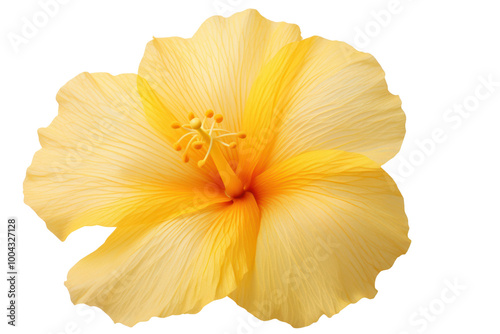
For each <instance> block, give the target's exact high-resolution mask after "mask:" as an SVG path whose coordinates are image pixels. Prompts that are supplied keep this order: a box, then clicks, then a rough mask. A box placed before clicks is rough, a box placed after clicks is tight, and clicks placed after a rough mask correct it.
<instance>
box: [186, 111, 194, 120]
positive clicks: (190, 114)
mask: <svg viewBox="0 0 500 334" xmlns="http://www.w3.org/2000/svg"><path fill="white" fill-rule="evenodd" d="M194 117H195V116H194V113H193V112H190V113H189V114H188V119H189V120H192V119H193V118H194Z"/></svg>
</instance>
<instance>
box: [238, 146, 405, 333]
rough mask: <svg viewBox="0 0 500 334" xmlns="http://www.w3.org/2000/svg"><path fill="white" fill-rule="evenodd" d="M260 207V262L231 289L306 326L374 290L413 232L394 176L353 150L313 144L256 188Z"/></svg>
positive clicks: (270, 314) (262, 310)
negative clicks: (317, 148) (317, 147)
mask: <svg viewBox="0 0 500 334" xmlns="http://www.w3.org/2000/svg"><path fill="white" fill-rule="evenodd" d="M252 192H253V193H254V195H255V197H256V198H257V201H258V203H259V207H260V209H261V217H262V218H261V226H260V231H259V236H258V239H257V251H256V255H255V267H254V269H253V270H252V271H251V272H250V273H249V274H248V275H247V277H246V278H245V279H244V280H243V281H242V283H241V284H240V286H239V287H238V289H237V290H236V291H235V292H234V293H232V294H231V295H230V297H231V298H233V299H234V300H235V301H236V302H237V303H238V304H239V305H241V306H242V307H244V308H246V309H247V310H248V311H249V312H251V313H252V314H254V315H255V316H256V317H258V318H260V319H262V320H269V319H273V318H277V319H279V320H282V321H286V322H288V323H289V324H291V325H292V326H294V327H302V326H307V325H309V324H311V323H313V322H315V321H316V320H317V319H318V318H319V317H320V316H321V315H322V314H326V315H327V316H329V317H330V316H332V315H333V314H335V313H338V312H339V311H340V310H341V309H342V308H344V307H345V306H347V305H348V304H350V303H355V302H356V301H358V300H359V299H361V298H363V297H367V298H373V297H374V296H375V294H376V292H377V290H376V289H375V287H374V282H375V278H376V276H377V275H378V273H379V272H380V271H381V270H385V269H388V268H389V267H391V266H392V264H393V263H394V261H395V260H396V258H397V257H398V256H400V255H402V254H404V253H405V252H406V251H407V249H408V247H409V245H410V240H409V239H408V237H407V233H408V224H407V218H406V215H405V213H404V209H403V198H402V197H401V195H400V193H399V191H398V190H397V187H396V185H395V184H394V182H393V181H392V179H391V178H390V177H389V176H388V175H387V174H386V173H385V172H384V171H383V170H382V169H381V168H380V167H379V165H378V164H377V163H375V162H373V161H371V160H370V159H368V158H366V157H364V156H362V155H360V154H356V153H348V152H343V151H334V150H323V151H312V152H307V153H304V154H301V155H299V156H297V157H294V158H291V159H289V160H287V161H285V162H282V163H279V164H277V165H275V166H273V167H272V168H270V169H269V170H267V171H266V172H264V173H263V174H261V175H260V176H258V177H257V180H256V182H255V184H254V187H253V189H252Z"/></svg>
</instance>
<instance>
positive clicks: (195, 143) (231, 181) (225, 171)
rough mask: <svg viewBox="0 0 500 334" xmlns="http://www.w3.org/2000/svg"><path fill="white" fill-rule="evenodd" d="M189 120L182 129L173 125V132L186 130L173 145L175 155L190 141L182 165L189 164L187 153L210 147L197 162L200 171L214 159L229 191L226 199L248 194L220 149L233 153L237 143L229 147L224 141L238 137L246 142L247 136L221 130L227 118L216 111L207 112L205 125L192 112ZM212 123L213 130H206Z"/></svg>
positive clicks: (241, 133)
mask: <svg viewBox="0 0 500 334" xmlns="http://www.w3.org/2000/svg"><path fill="white" fill-rule="evenodd" d="M188 119H189V123H187V124H182V125H181V123H179V122H173V123H172V124H171V127H172V128H173V129H183V130H185V131H187V132H186V133H185V134H183V135H182V136H181V137H180V138H179V140H177V142H175V143H174V145H173V147H174V149H175V150H176V151H181V150H182V144H181V143H182V142H183V141H186V140H188V139H189V141H188V143H187V145H186V146H185V150H184V152H183V153H182V156H181V158H182V161H183V162H189V156H188V152H189V149H190V148H193V149H195V150H200V149H202V148H203V147H204V146H207V152H206V154H205V157H204V158H203V159H202V160H199V161H198V167H200V168H203V166H204V165H205V164H206V162H207V159H208V157H211V158H212V160H213V162H214V164H215V166H216V168H217V171H218V172H219V175H220V177H221V179H222V182H223V183H224V187H225V188H226V195H227V196H229V197H231V198H238V197H240V196H242V195H243V193H244V192H245V190H244V188H243V183H242V182H241V180H240V179H239V178H238V176H237V175H236V174H235V173H234V171H233V169H232V168H231V166H230V165H229V163H228V162H227V160H226V158H225V157H224V154H223V153H222V150H221V146H225V147H228V148H231V149H234V148H236V147H237V145H238V144H237V143H236V142H235V141H232V142H230V143H229V144H228V143H226V142H224V141H223V139H222V138H227V137H236V138H239V139H245V138H246V134H245V133H244V132H230V131H228V130H225V129H223V128H221V127H219V126H218V125H219V124H220V123H222V121H223V120H224V117H223V116H222V115H221V114H215V113H214V111H213V110H207V111H206V112H205V117H204V119H203V121H202V120H201V119H199V118H198V117H195V115H194V113H192V112H190V113H189V114H188ZM209 120H211V124H210V126H207V123H209V122H210V121H209Z"/></svg>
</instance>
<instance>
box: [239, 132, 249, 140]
mask: <svg viewBox="0 0 500 334" xmlns="http://www.w3.org/2000/svg"><path fill="white" fill-rule="evenodd" d="M246 137H247V134H246V133H245V132H238V138H241V139H245V138H246Z"/></svg>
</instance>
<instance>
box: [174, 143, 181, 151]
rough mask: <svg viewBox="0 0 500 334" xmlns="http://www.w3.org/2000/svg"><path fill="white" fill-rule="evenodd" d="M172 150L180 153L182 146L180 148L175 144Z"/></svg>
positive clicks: (179, 145)
mask: <svg viewBox="0 0 500 334" xmlns="http://www.w3.org/2000/svg"><path fill="white" fill-rule="evenodd" d="M174 150H176V151H180V150H182V146H181V144H179V143H175V144H174Z"/></svg>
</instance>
